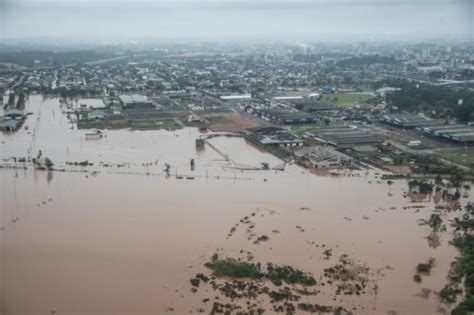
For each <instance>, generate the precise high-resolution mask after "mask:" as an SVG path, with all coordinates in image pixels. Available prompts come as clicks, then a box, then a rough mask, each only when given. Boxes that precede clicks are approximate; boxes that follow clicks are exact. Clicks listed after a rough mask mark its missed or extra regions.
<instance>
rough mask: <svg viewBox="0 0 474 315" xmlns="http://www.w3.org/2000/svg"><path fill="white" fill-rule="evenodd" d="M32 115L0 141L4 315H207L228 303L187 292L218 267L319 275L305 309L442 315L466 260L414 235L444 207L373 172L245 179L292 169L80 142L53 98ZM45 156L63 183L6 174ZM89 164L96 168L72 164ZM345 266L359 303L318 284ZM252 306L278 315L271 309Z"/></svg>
mask: <svg viewBox="0 0 474 315" xmlns="http://www.w3.org/2000/svg"><path fill="white" fill-rule="evenodd" d="M27 111H31V112H32V113H33V114H32V115H30V116H29V117H28V119H27V122H26V125H28V126H29V128H28V129H21V130H19V131H18V132H16V133H12V134H6V133H5V134H1V135H0V158H1V159H2V161H3V162H2V163H3V165H8V166H11V168H2V169H0V174H1V217H0V219H1V221H0V225H1V230H0V253H1V257H0V263H1V265H0V269H1V273H0V274H1V279H0V284H1V296H2V299H1V300H0V312H1V313H2V314H53V313H54V314H189V313H199V312H200V311H203V312H204V313H209V312H210V311H211V307H212V303H213V301H216V300H219V301H220V302H223V301H230V300H229V299H228V298H227V297H224V296H220V295H219V292H216V291H215V290H213V289H212V288H211V287H209V286H204V285H201V286H200V287H199V289H198V290H193V291H196V292H193V291H192V285H191V284H190V281H189V280H190V279H191V278H193V277H195V275H196V274H198V273H205V274H209V270H208V269H207V268H206V267H205V266H204V264H205V263H207V262H209V261H210V259H211V257H212V256H213V254H215V253H218V255H219V256H220V257H230V258H236V259H237V258H242V259H243V260H248V261H251V262H255V263H257V262H260V263H262V264H266V263H273V264H275V265H288V266H293V267H295V268H298V269H301V270H303V271H305V272H307V273H310V274H312V275H313V276H314V277H315V278H316V281H317V282H318V283H320V282H323V283H325V285H320V284H318V286H317V290H318V291H319V293H317V294H316V295H307V296H303V297H302V299H301V301H305V302H308V303H319V304H323V305H331V306H342V307H344V308H345V309H346V310H350V311H352V312H353V313H354V314H433V313H436V312H440V311H442V309H440V306H439V301H438V298H437V296H436V294H435V292H436V291H439V290H440V289H441V288H442V287H443V285H444V284H445V282H446V276H447V274H448V270H449V265H450V262H451V261H452V260H453V258H454V257H455V256H456V254H457V252H456V250H455V248H454V247H452V246H450V245H449V240H450V234H449V233H448V232H439V233H437V234H436V235H433V234H432V232H431V229H430V228H429V227H428V226H420V225H419V224H418V223H417V220H418V219H427V218H429V216H430V214H431V213H432V211H433V210H434V209H435V206H436V204H438V205H439V203H440V202H441V203H442V201H439V198H438V199H437V198H434V197H431V196H428V197H426V198H423V199H420V200H413V199H411V198H409V197H407V196H406V192H407V189H408V188H407V183H406V182H405V181H399V180H397V181H394V183H393V184H391V185H388V184H387V182H386V181H383V180H381V179H380V175H379V174H378V173H376V172H375V171H368V172H366V171H357V172H356V171H354V172H348V173H347V174H346V175H345V176H317V175H315V174H312V173H310V172H309V171H307V170H304V169H302V168H300V167H298V166H296V165H287V166H286V168H285V170H284V171H277V170H245V171H243V170H241V169H239V168H237V167H234V166H235V165H246V166H253V167H255V168H258V167H260V166H261V163H262V162H266V163H268V164H269V165H270V167H275V166H277V165H280V164H282V161H281V160H279V159H277V158H276V157H273V156H272V155H270V154H268V153H265V152H262V151H260V150H258V149H257V148H255V147H253V146H251V145H249V144H248V143H246V142H245V140H243V139H241V138H229V137H216V138H213V139H210V140H209V141H210V142H211V143H212V145H213V146H214V147H216V148H217V149H218V151H219V152H224V153H225V154H226V155H228V157H229V158H230V161H226V160H225V159H224V157H223V156H222V154H220V153H219V152H218V151H216V150H214V149H213V148H211V147H210V146H209V145H206V147H205V148H204V149H201V150H196V146H195V139H196V138H198V137H199V135H200V134H199V133H198V132H197V130H195V129H191V128H185V129H182V130H178V131H164V130H158V131H131V130H109V131H105V132H106V136H105V137H104V138H102V139H98V140H85V138H84V135H85V133H87V131H85V130H77V129H76V128H75V127H73V128H71V126H72V125H71V124H70V123H69V122H68V120H67V118H66V116H65V115H64V114H63V113H62V112H61V109H60V105H59V101H58V100H57V99H44V100H43V98H42V97H41V96H31V97H30V99H29V101H28V103H27ZM39 150H41V151H42V154H43V155H44V156H47V157H49V158H50V159H51V160H52V161H53V162H54V168H55V169H58V170H55V171H40V170H34V169H33V168H32V167H31V166H28V165H26V168H23V163H22V162H18V161H16V162H15V161H12V160H11V159H10V157H27V156H30V157H34V156H36V154H37V153H38V151H39ZM191 159H195V166H194V167H193V168H192V167H191V166H190V160H191ZM82 161H88V163H89V164H92V165H88V166H80V165H77V164H74V162H82ZM167 164H168V165H169V171H168V172H165V169H166V165H167ZM469 200H471V201H472V200H473V198H472V197H469V196H467V197H466V198H463V199H462V202H463V203H465V202H467V201H469ZM453 215H454V213H452V212H447V211H446V212H444V213H443V218H445V219H448V218H450V217H452V216H453ZM263 236H265V237H263ZM341 257H344V258H341ZM430 257H433V258H434V259H435V266H434V268H433V270H432V272H431V274H430V275H429V276H423V280H422V282H421V283H416V282H415V281H413V276H414V274H415V273H416V266H417V264H419V263H421V262H425V261H427V260H428V259H429V258H430ZM341 259H349V260H351V261H352V262H353V263H354V265H357V266H363V268H368V269H367V270H368V272H367V274H366V277H367V287H366V290H365V291H366V292H364V294H361V295H342V294H335V287H334V285H331V284H330V283H329V282H328V281H327V280H324V279H323V278H322V275H323V274H324V269H326V268H329V267H332V266H334V265H336V264H338V263H340V261H341ZM216 297H217V298H218V299H216ZM206 299H209V301H206V302H203V301H204V300H206ZM244 302H245V299H244V300H243V302H242V301H238V302H236V303H244ZM252 303H256V304H258V305H259V306H260V307H261V308H262V309H265V310H266V312H265V314H273V313H274V309H273V308H272V307H271V305H270V303H269V301H268V300H265V299H263V298H259V297H258V298H256V299H254V300H252ZM244 304H245V303H244ZM301 313H303V314H304V313H305V311H301Z"/></svg>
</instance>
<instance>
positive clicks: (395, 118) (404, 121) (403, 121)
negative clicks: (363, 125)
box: [379, 113, 434, 129]
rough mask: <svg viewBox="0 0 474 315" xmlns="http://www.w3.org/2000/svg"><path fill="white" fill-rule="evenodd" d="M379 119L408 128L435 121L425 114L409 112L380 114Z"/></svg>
mask: <svg viewBox="0 0 474 315" xmlns="http://www.w3.org/2000/svg"><path fill="white" fill-rule="evenodd" d="M379 120H380V121H381V122H384V123H386V124H389V125H392V126H397V127H400V128H407V129H413V128H416V127H419V126H422V125H425V124H426V125H429V124H432V123H433V122H434V120H433V119H430V118H427V117H423V116H418V115H413V114H408V113H403V114H386V115H382V116H380V117H379Z"/></svg>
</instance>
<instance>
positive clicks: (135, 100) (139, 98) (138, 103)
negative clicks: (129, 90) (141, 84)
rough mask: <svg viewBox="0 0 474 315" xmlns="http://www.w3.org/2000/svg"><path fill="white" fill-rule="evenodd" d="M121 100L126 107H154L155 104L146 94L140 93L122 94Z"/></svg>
mask: <svg viewBox="0 0 474 315" xmlns="http://www.w3.org/2000/svg"><path fill="white" fill-rule="evenodd" d="M119 99H120V102H121V103H122V106H123V108H124V109H154V108H155V105H154V104H153V102H152V101H150V100H149V99H148V98H147V97H146V96H143V95H139V94H132V95H120V96H119Z"/></svg>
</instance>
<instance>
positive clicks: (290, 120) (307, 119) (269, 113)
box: [256, 109, 321, 125]
mask: <svg viewBox="0 0 474 315" xmlns="http://www.w3.org/2000/svg"><path fill="white" fill-rule="evenodd" d="M256 113H257V115H259V116H260V118H262V119H264V120H267V121H271V122H274V123H276V124H280V125H303V124H317V123H320V122H321V118H320V117H318V116H314V115H311V114H308V113H305V112H299V111H291V110H287V109H278V110H275V109H262V110H258V111H256Z"/></svg>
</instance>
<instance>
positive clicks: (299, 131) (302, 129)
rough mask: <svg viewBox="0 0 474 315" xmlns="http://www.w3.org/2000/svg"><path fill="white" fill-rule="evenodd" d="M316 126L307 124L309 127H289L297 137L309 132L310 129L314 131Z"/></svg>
mask: <svg viewBox="0 0 474 315" xmlns="http://www.w3.org/2000/svg"><path fill="white" fill-rule="evenodd" d="M315 128H316V126H315V125H313V124H309V125H293V126H291V130H293V132H294V133H296V134H297V135H300V136H301V135H303V134H304V133H305V132H306V131H308V130H311V129H315Z"/></svg>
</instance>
